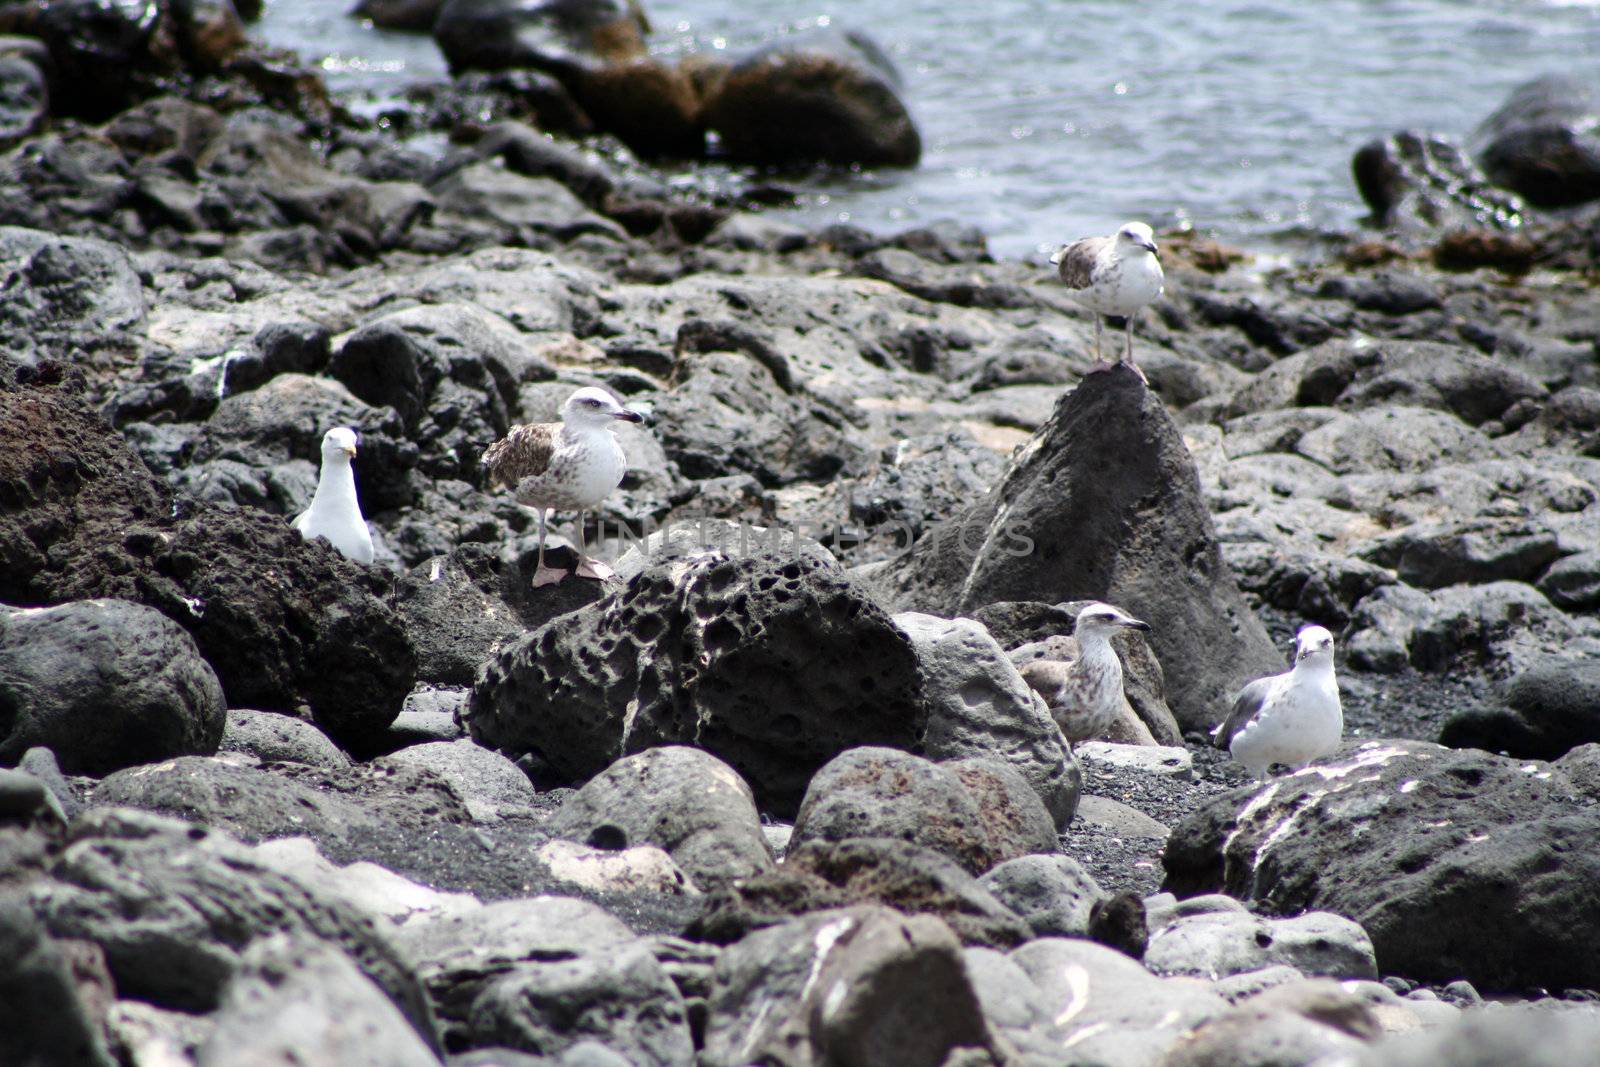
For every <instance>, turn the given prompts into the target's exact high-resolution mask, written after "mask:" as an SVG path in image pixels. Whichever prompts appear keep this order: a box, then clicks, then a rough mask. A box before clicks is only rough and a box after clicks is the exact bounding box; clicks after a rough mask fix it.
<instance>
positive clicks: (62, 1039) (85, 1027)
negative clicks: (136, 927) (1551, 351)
mask: <svg viewBox="0 0 1600 1067" xmlns="http://www.w3.org/2000/svg"><path fill="white" fill-rule="evenodd" d="M0 1059H3V1060H4V1061H5V1062H6V1063H17V1064H34V1063H38V1064H44V1063H60V1064H62V1065H63V1067H110V1065H111V1064H113V1063H115V1062H116V1060H114V1059H113V1058H112V1056H111V1054H110V1052H109V1051H108V1050H107V1049H106V1043H105V1038H104V1036H103V1035H102V1033H101V1032H100V1029H99V1027H98V1025H97V1020H96V1019H95V1018H94V1015H93V1013H92V1011H91V1009H90V1008H89V1007H88V1006H87V1005H86V1004H85V1003H84V1000H83V998H82V997H81V996H80V995H79V992H78V989H77V983H76V982H75V980H74V976H73V973H72V970H71V963H70V959H69V957H68V956H67V954H66V953H65V952H63V950H62V948H61V946H59V945H58V944H57V943H56V942H55V941H53V940H51V938H50V937H49V936H48V935H47V933H46V932H45V930H44V929H43V927H42V925H41V923H40V922H39V919H38V917H37V916H36V915H35V914H34V912H33V910H32V909H31V908H29V907H28V906H27V903H26V901H25V899H23V898H20V897H17V896H14V895H6V896H3V897H0Z"/></svg>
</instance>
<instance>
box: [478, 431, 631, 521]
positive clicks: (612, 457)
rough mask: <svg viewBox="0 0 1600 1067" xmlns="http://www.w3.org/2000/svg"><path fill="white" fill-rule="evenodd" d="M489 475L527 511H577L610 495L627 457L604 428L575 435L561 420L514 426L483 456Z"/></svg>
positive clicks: (624, 466)
mask: <svg viewBox="0 0 1600 1067" xmlns="http://www.w3.org/2000/svg"><path fill="white" fill-rule="evenodd" d="M483 465H484V466H485V467H486V468H488V471H489V477H490V479H492V480H493V481H495V482H498V483H499V484H501V485H504V486H506V487H507V488H508V489H510V490H511V491H512V495H513V496H515V497H516V500H517V503H519V504H525V505H526V506H528V507H530V508H554V509H557V510H561V511H575V510H581V509H583V508H591V507H594V506H595V505H596V504H598V503H600V502H601V501H602V500H604V499H605V498H606V497H607V496H609V495H610V494H611V491H612V490H614V489H615V488H616V487H617V486H618V485H619V484H620V483H621V482H622V476H623V475H624V474H626V473H627V471H628V458H627V456H626V455H624V454H623V451H622V446H621V445H620V444H618V443H617V438H616V435H615V434H613V433H612V432H611V431H610V430H607V429H597V430H591V431H589V432H587V433H585V432H574V431H573V430H572V428H571V427H568V426H565V425H563V424H562V423H559V422H540V423H533V424H530V425H526V426H513V427H512V428H511V429H510V431H509V432H507V434H506V435H505V436H504V437H502V438H501V439H500V440H498V441H496V442H495V443H494V444H493V445H490V446H489V450H488V451H487V452H485V453H484V454H483Z"/></svg>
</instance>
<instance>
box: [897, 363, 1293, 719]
mask: <svg viewBox="0 0 1600 1067" xmlns="http://www.w3.org/2000/svg"><path fill="white" fill-rule="evenodd" d="M874 580H875V581H876V582H877V584H878V588H879V591H880V593H881V594H882V596H883V597H884V598H886V599H887V600H888V601H890V602H891V603H892V604H893V605H894V607H895V608H896V609H897V610H908V609H909V610H917V611H927V612H933V613H936V614H946V615H947V614H950V613H953V612H969V611H973V610H975V609H977V608H980V607H983V606H984V605H987V604H992V603H995V602H997V601H1004V600H1042V601H1066V600H1078V599H1084V598H1093V599H1097V600H1105V601H1107V602H1109V603H1112V604H1116V605H1117V606H1119V607H1121V608H1124V609H1125V610H1127V611H1129V612H1132V613H1133V614H1135V615H1137V616H1138V617H1139V618H1141V619H1144V620H1145V621H1147V622H1149V623H1150V625H1151V627H1152V628H1153V631H1152V633H1151V634H1150V635H1149V641H1150V645H1151V647H1152V648H1153V649H1154V650H1155V653H1156V656H1157V658H1158V659H1159V660H1160V661H1161V667H1162V669H1163V671H1165V672H1166V678H1167V685H1168V691H1169V700H1170V703H1171V706H1172V710H1173V712H1174V713H1175V714H1176V716H1177V718H1178V722H1179V723H1180V724H1181V725H1182V726H1183V727H1184V728H1185V729H1198V728H1202V727H1208V726H1210V725H1211V724H1213V723H1215V722H1216V721H1217V720H1218V719H1219V718H1220V717H1221V715H1222V713H1223V712H1224V711H1225V710H1226V707H1227V702H1228V699H1229V697H1230V696H1231V694H1232V693H1233V692H1234V691H1235V690H1236V689H1237V688H1238V686H1239V685H1241V684H1243V683H1244V682H1246V681H1248V680H1249V679H1250V678H1252V677H1254V676H1255V675H1257V674H1262V673H1270V672H1273V671H1276V670H1279V669H1280V668H1281V662H1282V658H1281V657H1280V656H1279V655H1278V654H1277V652H1276V651H1274V649H1273V647H1272V643H1271V641H1270V640H1269V639H1268V637H1267V634H1266V630H1265V629H1263V628H1262V625H1261V623H1260V621H1259V620H1257V619H1256V617H1255V616H1254V615H1253V614H1252V613H1251V612H1250V609H1249V608H1248V606H1247V605H1246V604H1245V601H1244V598H1243V596H1241V595H1240V593H1239V589H1238V586H1237V585H1235V584H1234V580H1233V575H1232V574H1231V573H1230V572H1229V570H1228V567H1227V564H1226V563H1224V562H1223V559H1222V555H1221V553H1220V551H1219V550H1218V547H1217V537H1216V531H1215V529H1214V527H1213V526H1212V522H1211V515H1210V513H1209V512H1208V511H1207V510H1206V506H1205V501H1204V499H1203V498H1202V496H1201V493H1200V480H1199V476H1198V474H1197V473H1196V471H1195V467H1194V462H1193V460H1192V459H1191V458H1190V456H1189V450H1188V448H1187V447H1185V445H1184V443H1183V437H1182V435H1181V434H1180V433H1179V432H1178V427H1177V426H1176V425H1175V424H1174V423H1173V421H1172V418H1171V416H1169V415H1168V414H1167V410H1166V408H1165V407H1163V406H1162V403H1161V401H1160V400H1159V399H1158V398H1157V397H1156V396H1155V394H1153V393H1151V392H1150V391H1149V390H1148V389H1147V388H1145V386H1144V383H1142V382H1141V381H1139V378H1138V375H1137V374H1136V373H1135V372H1134V371H1133V370H1131V369H1129V368H1127V367H1122V366H1119V367H1117V368H1116V369H1114V370H1111V371H1108V372H1105V373H1100V374H1091V375H1089V376H1088V377H1087V378H1085V379H1084V380H1083V382H1082V384H1080V385H1079V386H1078V387H1077V388H1075V389H1073V390H1071V391H1070V392H1068V393H1067V394H1066V395H1065V396H1063V397H1062V398H1061V400H1060V401H1059V402H1058V403H1057V405H1056V410H1055V413H1054V414H1052V415H1051V417H1050V420H1049V421H1048V422H1047V423H1045V425H1044V426H1043V427H1041V428H1040V430H1039V432H1038V433H1037V434H1035V435H1034V438H1033V440H1032V441H1030V442H1029V443H1028V444H1027V445H1026V446H1024V447H1023V449H1022V450H1021V451H1020V452H1018V453H1017V455H1016V456H1015V457H1014V458H1013V459H1012V461H1011V465H1010V466H1009V467H1008V468H1007V470H1006V474H1005V477H1004V478H1003V479H1002V480H1001V482H1000V484H999V486H997V487H996V488H995V489H994V490H992V491H991V492H990V493H989V495H988V496H987V497H985V498H984V499H983V500H982V501H980V502H979V503H977V504H974V505H973V506H972V507H970V508H968V509H967V510H966V511H965V512H962V513H960V514H958V515H955V516H952V517H951V518H950V519H948V520H947V521H946V522H944V523H943V524H941V525H940V526H939V527H937V528H935V529H934V530H933V531H931V532H930V533H929V534H928V535H927V536H925V537H923V538H922V539H921V540H919V541H918V542H917V543H916V545H915V546H914V547H913V548H912V549H911V551H910V552H907V553H905V554H904V555H902V556H900V557H899V558H898V559H896V560H894V561H892V562H890V563H889V564H888V565H886V566H885V567H884V568H883V569H882V570H880V571H878V572H877V574H876V575H875V576H874Z"/></svg>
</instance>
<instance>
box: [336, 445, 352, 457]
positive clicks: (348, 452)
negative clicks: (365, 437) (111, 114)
mask: <svg viewBox="0 0 1600 1067" xmlns="http://www.w3.org/2000/svg"><path fill="white" fill-rule="evenodd" d="M339 451H341V452H343V453H344V454H345V455H347V456H349V457H350V458H351V459H355V458H356V446H355V445H347V446H346V447H344V448H341V449H340V450H339Z"/></svg>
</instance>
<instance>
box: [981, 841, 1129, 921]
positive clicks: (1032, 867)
mask: <svg viewBox="0 0 1600 1067" xmlns="http://www.w3.org/2000/svg"><path fill="white" fill-rule="evenodd" d="M978 884H979V885H981V886H983V887H984V888H985V889H987V890H989V892H991V893H993V894H994V895H995V899H996V900H998V901H1000V903H1001V904H1004V905H1005V906H1006V907H1008V908H1010V909H1011V910H1012V911H1014V912H1016V913H1017V914H1018V915H1020V916H1021V917H1022V921H1023V922H1025V923H1027V924H1028V928H1029V929H1030V930H1032V931H1033V933H1034V936H1036V937H1088V936H1089V913H1090V911H1091V910H1092V909H1093V908H1094V905H1095V904H1096V903H1097V902H1099V901H1101V900H1104V899H1105V898H1106V892H1105V890H1103V889H1101V888H1100V886H1099V885H1098V884H1097V883H1096V882H1095V880H1094V877H1093V876H1092V875H1090V874H1089V872H1088V871H1086V870H1084V869H1083V867H1082V865H1080V864H1079V863H1078V861H1077V860H1075V859H1073V858H1071V857H1070V856H1019V857H1017V858H1016V859H1012V860H1007V861H1006V862H1004V863H1002V864H999V865H998V866H996V867H995V868H993V869H992V870H990V871H989V872H988V873H987V874H985V875H984V876H983V877H982V878H979V879H978Z"/></svg>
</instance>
